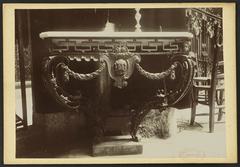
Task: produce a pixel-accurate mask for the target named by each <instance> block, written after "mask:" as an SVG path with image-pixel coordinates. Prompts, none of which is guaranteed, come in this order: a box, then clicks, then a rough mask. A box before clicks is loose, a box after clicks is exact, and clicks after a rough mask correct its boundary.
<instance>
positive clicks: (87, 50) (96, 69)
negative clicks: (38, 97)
mask: <svg viewBox="0 0 240 167" xmlns="http://www.w3.org/2000/svg"><path fill="white" fill-rule="evenodd" d="M192 37H193V35H192V34H191V33H188V32H111V33H109V32H74V31H49V32H43V33H41V34H40V38H42V39H44V41H46V46H47V48H48V55H45V58H44V60H43V80H44V83H45V86H46V88H47V89H48V92H49V93H50V94H51V95H52V97H53V98H54V99H56V101H57V102H58V103H59V104H60V105H62V106H63V107H65V109H66V110H68V111H78V112H84V114H85V116H86V117H87V120H88V123H89V127H90V129H91V131H92V132H93V133H92V134H93V138H94V142H100V141H101V138H102V137H103V136H104V135H105V134H106V133H107V131H108V130H109V127H110V129H111V128H112V129H114V128H113V125H114V124H117V123H116V122H115V120H114V119H113V122H112V123H111V125H110V126H109V127H107V125H106V124H108V120H109V118H116V117H117V118H120V123H119V127H120V128H121V127H127V128H126V129H128V130H129V133H130V135H131V136H132V139H133V140H134V141H138V137H137V132H138V128H139V125H140V124H141V122H142V120H143V119H144V117H145V116H146V115H147V114H148V112H149V111H150V110H151V109H155V108H157V109H159V111H163V110H165V109H166V108H168V107H174V106H175V105H176V104H177V103H178V102H179V101H180V100H181V99H182V98H183V97H184V96H185V95H186V94H187V92H188V90H189V88H190V87H191V83H192V77H193V70H194V64H193V61H192V59H191V58H192V56H193V55H192V53H191V52H190V50H191V38H192ZM123 118H128V120H129V122H128V123H129V124H127V123H126V122H124V121H123ZM121 120H122V121H121ZM126 124H127V125H126Z"/></svg>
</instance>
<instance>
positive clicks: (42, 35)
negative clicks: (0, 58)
mask: <svg viewBox="0 0 240 167" xmlns="http://www.w3.org/2000/svg"><path fill="white" fill-rule="evenodd" d="M172 5H173V6H171V4H170V5H169V6H168V5H166V4H159V3H158V4H151V6H150V4H148V5H137V4H125V5H123V6H122V7H121V5H120V4H113V5H112V6H110V5H107V4H102V5H96V6H95V7H94V4H91V5H86V4H85V5H83V4H82V5H79V7H77V6H75V7H74V5H72V6H73V7H72V8H71V7H70V6H67V5H66V6H65V5H62V6H58V7H57V6H54V4H52V5H51V4H49V5H45V6H42V7H40V6H38V5H36V4H34V5H32V6H30V5H29V6H28V7H26V6H21V5H20V7H14V10H11V17H12V20H13V22H11V23H12V24H11V26H9V27H12V28H10V29H8V28H6V29H5V32H7V33H9V34H10V33H12V34H13V35H12V36H9V37H10V38H8V39H6V38H4V42H7V43H5V46H6V45H8V40H9V41H10V39H12V41H11V44H12V45H11V44H10V43H9V45H11V46H12V47H11V49H12V51H11V55H13V56H12V58H11V60H10V59H9V57H10V56H9V55H8V56H9V57H8V59H9V61H11V64H12V65H14V66H15V69H12V72H9V71H10V70H9V71H7V72H6V70H5V73H4V74H5V75H4V80H5V79H6V80H5V81H6V82H4V83H5V84H4V90H11V92H12V93H9V94H8V93H7V92H6V91H5V92H4V97H5V96H8V97H9V98H11V99H12V101H11V102H10V104H8V105H7V107H9V105H10V106H11V105H13V106H15V107H11V108H12V109H13V110H11V109H10V108H4V113H5V115H6V116H5V117H4V119H5V120H8V122H7V121H5V122H4V125H5V128H6V127H8V128H10V126H8V125H9V124H11V130H10V131H7V132H5V133H6V134H4V137H5V138H4V139H9V138H11V139H9V140H8V142H10V145H11V144H12V142H14V147H13V146H11V147H10V146H9V144H6V146H5V142H6V140H4V146H5V149H4V151H6V150H7V149H8V150H11V151H13V152H12V153H11V157H13V159H14V160H15V161H13V159H11V158H7V157H5V160H6V161H8V162H10V163H11V162H17V163H26V162H27V160H30V161H29V163H38V162H40V163H42V162H45V163H48V159H50V160H51V159H55V162H56V163H65V162H68V163H69V161H68V160H76V162H75V161H71V162H70V163H86V162H87V161H85V160H88V161H89V163H110V162H111V163H136V162H140V163H156V162H158V163H161V162H171V161H173V162H180V163H181V162H182V163H186V162H191V163H201V162H236V160H237V158H236V157H237V156H236V154H237V153H236V147H237V145H236V138H237V137H236V119H237V117H236V95H235V94H234V92H235V93H236V78H235V76H236V75H234V74H235V73H236V69H235V68H236V67H235V63H236V62H235V59H236V53H235V48H234V46H235V42H236V41H234V39H233V38H235V33H234V31H235V22H234V21H235V12H232V13H231V12H229V11H231V10H233V11H235V10H234V9H235V6H234V3H232V4H231V3H225V4H224V3H222V4H217V3H215V4H211V3H210V4H208V5H206V4H204V3H202V4H192V5H190V4H187V3H186V5H184V3H183V4H181V5H180V4H177V3H175V4H174V3H172ZM6 7H7V5H6ZM48 7H50V8H48ZM6 9H7V8H6ZM9 11H10V10H9ZM6 13H7V12H6ZM9 13H10V12H9ZM229 13H230V14H229ZM226 17H227V18H228V19H226ZM231 17H232V18H231ZM6 20H7V19H6ZM226 20H228V22H230V23H231V24H228V25H226V24H225V23H226ZM6 22H9V23H10V21H9V20H8V21H6ZM230 25H233V26H230ZM229 30H230V31H229ZM226 31H227V33H229V34H230V35H229V34H226ZM7 33H6V34H7ZM5 37H6V36H5ZM231 38H232V39H231ZM229 39H230V40H229ZM229 45H231V47H229ZM5 57H7V56H6V55H5V53H4V58H5ZM6 61H7V60H6ZM4 63H5V64H7V63H6V62H4ZM13 63H14V64H13ZM8 65H9V66H10V64H8ZM9 66H8V67H9ZM5 67H6V66H5ZM229 67H230V68H229ZM6 68H7V67H6ZM6 68H5V69H6ZM11 68H12V67H11ZM229 73H230V74H232V75H233V76H231V77H230V75H229ZM7 74H13V76H12V78H14V80H13V81H11V84H10V80H9V78H7V77H5V76H6V75H7ZM11 95H13V96H12V97H10V96H11ZM6 99H8V98H6ZM6 101H7V100H6ZM6 101H5V102H6ZM5 102H4V104H5ZM8 102H9V101H8ZM13 102H14V103H13ZM229 104H231V105H229ZM229 106H230V107H229ZM6 110H7V111H6ZM6 113H7V114H6ZM9 113H12V114H11V116H8V115H10V114H9ZM12 117H13V118H12ZM10 132H12V134H13V135H11V134H10ZM7 137H8V138H7ZM7 145H8V146H7ZM8 155H10V153H9V154H8ZM5 156H6V155H5ZM10 159H11V160H10ZM161 159H162V160H163V161H161ZM191 159H192V160H191ZM16 160H19V161H16ZM34 160H40V161H34ZM44 160H45V161H44ZM64 160H66V161H64ZM151 160H152V161H151ZM188 160H189V161H188ZM199 160H200V161H199ZM205 160H206V161H205ZM49 162H50V161H49Z"/></svg>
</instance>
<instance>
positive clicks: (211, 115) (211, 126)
mask: <svg viewBox="0 0 240 167" xmlns="http://www.w3.org/2000/svg"><path fill="white" fill-rule="evenodd" d="M213 105H214V104H212V103H210V106H209V110H210V112H209V131H210V133H213V132H214V115H215V107H214V106H213Z"/></svg>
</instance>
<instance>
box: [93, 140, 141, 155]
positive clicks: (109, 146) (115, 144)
mask: <svg viewBox="0 0 240 167" xmlns="http://www.w3.org/2000/svg"><path fill="white" fill-rule="evenodd" d="M142 151H143V146H142V144H141V143H139V142H133V141H132V139H131V137H130V136H109V137H105V138H104V140H103V142H101V143H98V144H93V146H92V156H112V155H131V154H142Z"/></svg>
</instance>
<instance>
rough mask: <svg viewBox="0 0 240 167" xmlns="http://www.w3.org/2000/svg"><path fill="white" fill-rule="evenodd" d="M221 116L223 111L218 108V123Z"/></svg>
mask: <svg viewBox="0 0 240 167" xmlns="http://www.w3.org/2000/svg"><path fill="white" fill-rule="evenodd" d="M222 116H223V109H222V108H219V110H218V121H221V120H222Z"/></svg>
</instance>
